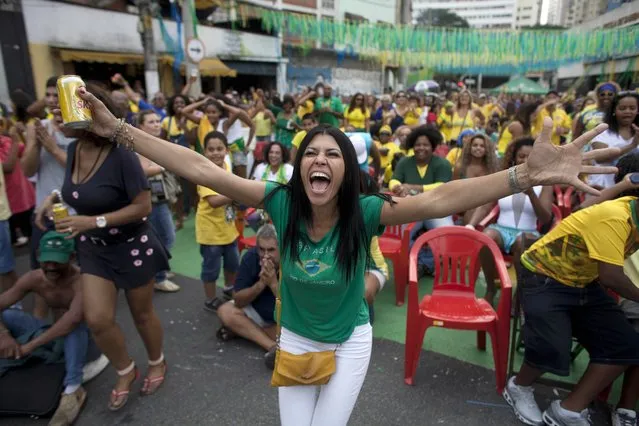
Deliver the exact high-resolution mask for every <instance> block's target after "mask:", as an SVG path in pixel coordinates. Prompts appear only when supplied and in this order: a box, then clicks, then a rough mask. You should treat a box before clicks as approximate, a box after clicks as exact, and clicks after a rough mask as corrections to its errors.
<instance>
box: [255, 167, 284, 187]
mask: <svg viewBox="0 0 639 426" xmlns="http://www.w3.org/2000/svg"><path fill="white" fill-rule="evenodd" d="M281 167H282V169H283V170H282V173H283V174H284V177H285V178H286V182H288V181H289V180H291V177H292V176H293V166H292V165H290V164H288V163H286V164H282V166H281ZM265 172H266V163H260V164H258V165H257V166H256V167H255V171H254V172H253V179H255V180H260V181H262V180H264V181H270V182H278V180H277V177H278V175H279V173H280V170H279V169H278V171H277V172H275V173H273V172H272V171H271V170H270V169H269V171H268V173H267V174H266V176H264V174H265ZM286 182H279V183H286Z"/></svg>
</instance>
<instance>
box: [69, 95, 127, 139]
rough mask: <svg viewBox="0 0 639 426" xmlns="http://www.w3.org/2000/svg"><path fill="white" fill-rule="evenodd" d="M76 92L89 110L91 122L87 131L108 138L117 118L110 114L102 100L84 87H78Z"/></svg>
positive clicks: (116, 122)
mask: <svg viewBox="0 0 639 426" xmlns="http://www.w3.org/2000/svg"><path fill="white" fill-rule="evenodd" d="M76 93H77V94H78V96H79V97H80V98H82V99H83V100H84V101H86V103H87V106H88V107H89V109H90V110H91V115H92V117H93V122H92V123H91V126H90V127H89V131H91V132H92V133H95V134H96V135H98V136H102V137H103V138H110V137H111V135H113V132H114V131H115V128H116V126H117V124H118V120H117V119H116V118H115V116H114V115H113V114H111V111H109V109H108V108H107V107H106V106H105V105H104V104H103V103H102V101H100V100H99V99H98V98H96V97H95V96H94V95H93V94H91V93H89V92H88V91H87V89H86V88H85V87H82V86H81V87H78V89H77V92H76Z"/></svg>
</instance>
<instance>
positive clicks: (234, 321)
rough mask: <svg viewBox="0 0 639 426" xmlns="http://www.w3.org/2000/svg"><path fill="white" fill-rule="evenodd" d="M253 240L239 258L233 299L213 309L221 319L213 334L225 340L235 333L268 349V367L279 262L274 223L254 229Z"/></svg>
mask: <svg viewBox="0 0 639 426" xmlns="http://www.w3.org/2000/svg"><path fill="white" fill-rule="evenodd" d="M256 240H257V244H256V247H254V248H252V249H250V250H249V251H248V252H247V253H246V254H245V255H244V257H243V258H242V263H241V265H240V269H239V272H238V273H237V278H236V279H235V286H234V289H233V300H231V301H230V302H226V303H225V304H223V305H222V306H220V307H219V308H218V309H217V316H218V317H219V318H220V321H221V322H222V327H221V328H220V329H219V330H218V333H217V336H218V338H220V340H224V341H226V340H229V339H231V338H232V337H233V336H234V335H235V334H237V335H239V336H242V337H244V338H245V339H248V340H250V341H252V342H255V343H257V344H258V345H260V346H261V347H262V348H264V350H266V351H268V352H267V353H266V355H265V362H266V365H267V366H268V367H269V368H271V369H272V368H273V364H274V362H275V347H276V344H275V339H276V326H275V320H274V318H273V311H274V309H275V294H276V293H277V286H278V270H279V263H280V253H279V249H278V246H277V234H276V232H275V227H274V226H273V225H271V224H266V225H264V226H262V227H261V228H260V229H259V230H258V231H257V238H256Z"/></svg>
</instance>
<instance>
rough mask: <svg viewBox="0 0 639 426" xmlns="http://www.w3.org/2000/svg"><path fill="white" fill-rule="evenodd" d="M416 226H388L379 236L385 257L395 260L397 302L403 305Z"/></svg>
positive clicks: (394, 275) (394, 274) (394, 273)
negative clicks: (411, 236)
mask: <svg viewBox="0 0 639 426" xmlns="http://www.w3.org/2000/svg"><path fill="white" fill-rule="evenodd" d="M413 226H415V224H414V223H411V224H409V225H407V226H405V225H394V226H387V227H386V229H385V230H384V234H382V236H380V237H379V248H380V250H381V251H382V254H383V255H384V257H385V258H387V259H388V260H390V261H391V262H393V280H394V281H395V304H396V305H397V306H402V305H403V304H404V298H405V295H406V285H407V284H408V251H409V250H410V231H411V230H412V229H413Z"/></svg>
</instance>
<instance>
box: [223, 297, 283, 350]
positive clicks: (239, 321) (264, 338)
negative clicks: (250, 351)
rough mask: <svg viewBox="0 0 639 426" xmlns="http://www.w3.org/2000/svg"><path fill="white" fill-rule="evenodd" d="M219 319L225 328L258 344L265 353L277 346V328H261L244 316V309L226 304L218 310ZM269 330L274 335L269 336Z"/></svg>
mask: <svg viewBox="0 0 639 426" xmlns="http://www.w3.org/2000/svg"><path fill="white" fill-rule="evenodd" d="M217 317H218V318H219V319H220V321H221V322H222V324H224V326H225V327H227V328H228V329H230V330H231V331H233V332H234V333H235V334H237V335H238V336H242V337H243V338H245V339H246V340H250V341H251V342H254V343H257V344H258V345H259V346H261V347H262V349H264V350H265V351H268V350H270V349H271V348H272V347H273V346H275V339H274V337H275V336H274V334H275V333H274V329H275V327H269V328H268V329H263V328H261V327H259V326H258V325H257V324H255V323H254V322H253V321H251V319H250V318H249V317H247V316H246V315H245V314H244V311H243V310H242V309H240V308H238V307H237V306H235V304H234V303H233V302H226V303H225V304H223V305H222V306H220V307H219V308H218V309H217ZM269 329H272V330H269ZM267 330H268V331H269V332H270V331H273V333H272V335H269V332H267Z"/></svg>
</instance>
